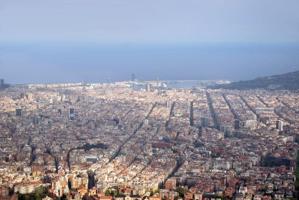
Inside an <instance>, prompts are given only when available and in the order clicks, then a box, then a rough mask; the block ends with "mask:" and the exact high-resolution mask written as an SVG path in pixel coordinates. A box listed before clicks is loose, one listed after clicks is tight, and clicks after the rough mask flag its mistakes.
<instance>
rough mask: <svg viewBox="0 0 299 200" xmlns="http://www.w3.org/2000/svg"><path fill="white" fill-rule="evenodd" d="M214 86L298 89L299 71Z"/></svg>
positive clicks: (224, 87) (241, 88)
mask: <svg viewBox="0 0 299 200" xmlns="http://www.w3.org/2000/svg"><path fill="white" fill-rule="evenodd" d="M213 88H216V89H217V88H223V89H239V90H248V89H272V90H275V89H277V90H298V89H299V71H295V72H290V73H286V74H281V75H273V76H266V77H261V78H256V79H253V80H248V81H238V82H232V83H230V84H222V85H216V86H214V87H213Z"/></svg>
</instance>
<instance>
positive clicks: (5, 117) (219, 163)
mask: <svg viewBox="0 0 299 200" xmlns="http://www.w3.org/2000/svg"><path fill="white" fill-rule="evenodd" d="M1 86H2V90H0V131H1V134H0V137H1V140H0V150H1V152H0V157H1V159H0V199H1V200H6V199H7V200H9V199H44V200H51V199H74V200H79V199H91V200H97V199H100V200H112V199H114V200H145V199H146V200H204V199H237V200H243V199H246V200H251V199H254V200H268V199H269V200H270V199H296V195H297V194H296V191H297V190H298V186H299V184H298V182H296V174H299V173H298V172H297V173H296V169H297V168H296V164H297V163H298V159H297V150H298V149H299V145H298V143H297V142H298V136H299V135H298V129H299V95H298V93H295V92H291V91H286V90H243V91H241V90H224V89H207V88H204V87H197V88H169V87H167V85H166V84H163V83H162V82H155V81H152V82H147V83H142V84H141V83H139V82H137V81H134V80H133V81H127V82H116V83H106V84H105V83H102V84H85V83H77V84H71V83H70V84H31V85H16V86H11V87H9V86H8V85H6V84H5V83H4V81H1ZM297 178H299V177H297Z"/></svg>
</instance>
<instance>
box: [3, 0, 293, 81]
mask: <svg viewBox="0 0 299 200" xmlns="http://www.w3.org/2000/svg"><path fill="white" fill-rule="evenodd" d="M298 8H299V1H298V0H283V1H281V0H262V1H261V0H151V1H149V0H125V1H124V0H43V1H40V0H26V1H22V0H0V77H3V78H5V79H6V80H7V81H8V82H12V83H35V82H69V81H74V82H77V81H87V82H97V81H104V80H113V81H114V80H126V79H129V78H130V74H131V73H135V74H136V76H137V77H138V78H139V79H146V80H150V79H156V78H159V79H229V80H242V79H251V78H255V77H257V76H264V75H271V74H276V73H284V72H289V71H295V70H299V58H298V56H297V55H299V12H298Z"/></svg>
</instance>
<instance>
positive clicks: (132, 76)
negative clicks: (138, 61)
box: [131, 73, 136, 81]
mask: <svg viewBox="0 0 299 200" xmlns="http://www.w3.org/2000/svg"><path fill="white" fill-rule="evenodd" d="M131 81H136V76H135V74H134V73H132V74H131Z"/></svg>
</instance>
